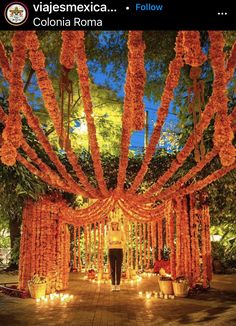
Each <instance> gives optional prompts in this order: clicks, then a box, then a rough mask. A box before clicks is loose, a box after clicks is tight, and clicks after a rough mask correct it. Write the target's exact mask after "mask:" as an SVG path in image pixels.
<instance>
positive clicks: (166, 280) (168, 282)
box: [159, 275, 173, 295]
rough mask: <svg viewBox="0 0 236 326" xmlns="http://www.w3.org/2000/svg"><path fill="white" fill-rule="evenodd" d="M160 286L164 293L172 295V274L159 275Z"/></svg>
mask: <svg viewBox="0 0 236 326" xmlns="http://www.w3.org/2000/svg"><path fill="white" fill-rule="evenodd" d="M159 287H160V290H161V292H162V293H163V294H167V295H172V294H173V285H172V278H171V277H170V276H163V275H162V276H159Z"/></svg>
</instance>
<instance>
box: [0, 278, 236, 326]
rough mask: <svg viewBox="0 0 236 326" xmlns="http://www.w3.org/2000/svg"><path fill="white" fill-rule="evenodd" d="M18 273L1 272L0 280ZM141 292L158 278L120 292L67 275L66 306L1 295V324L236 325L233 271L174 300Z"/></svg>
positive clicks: (155, 288) (153, 286)
mask: <svg viewBox="0 0 236 326" xmlns="http://www.w3.org/2000/svg"><path fill="white" fill-rule="evenodd" d="M14 278H15V279H16V276H15V277H14V276H7V277H6V275H4V274H0V282H3V281H7V279H8V281H13V279H14ZM139 291H143V292H145V291H158V285H157V277H156V276H152V277H150V278H145V279H143V280H142V281H141V282H140V283H138V284H137V283H136V282H135V283H134V284H133V285H131V284H123V285H122V289H121V291H120V292H110V285H109V284H100V285H98V284H96V283H92V282H89V281H88V280H84V279H83V277H82V276H81V275H79V274H77V273H73V274H71V275H70V286H69V289H68V290H67V291H66V293H69V294H73V295H74V299H73V301H72V302H69V303H67V304H65V305H64V306H63V305H60V304H55V303H54V304H51V303H45V304H37V303H36V302H35V300H33V299H18V298H12V297H9V296H5V295H3V294H1V293H0V325H4V326H8V325H14V326H18V325H19V326H21V325H22V326H36V325H37V326H40V325H45V326H46V325H47V326H51V325H64V326H73V325H75V326H77V325H78V326H126V325H130V326H133V325H135V326H139V325H140V326H143V325H148V326H149V325H150V326H156V325H157V326H158V325H161V326H162V325H171V326H172V325H214V326H217V325H222V326H231V325H232V326H235V325H236V275H235V274H234V275H218V276H215V277H214V279H213V282H212V288H211V289H210V290H209V291H207V292H204V293H201V294H199V295H197V296H196V295H195V296H191V297H188V298H178V299H176V298H175V299H174V300H170V299H169V300H164V299H159V298H155V297H153V298H151V299H150V300H147V299H146V298H144V297H140V295H139Z"/></svg>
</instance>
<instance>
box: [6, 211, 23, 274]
mask: <svg viewBox="0 0 236 326" xmlns="http://www.w3.org/2000/svg"><path fill="white" fill-rule="evenodd" d="M20 227H21V222H20V219H19V218H18V216H14V217H11V218H10V221H9V229H10V241H11V259H10V264H9V267H8V268H7V269H8V270H15V269H17V268H18V259H16V257H18V254H19V248H18V247H17V246H18V244H19V243H20V242H19V239H20ZM16 260H17V261H16Z"/></svg>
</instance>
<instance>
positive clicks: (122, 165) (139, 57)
mask: <svg viewBox="0 0 236 326" xmlns="http://www.w3.org/2000/svg"><path fill="white" fill-rule="evenodd" d="M61 35H62V48H61V54H60V63H61V65H62V66H63V67H64V72H65V74H66V73H68V71H70V70H71V69H75V67H76V69H77V72H78V79H79V83H80V89H81V93H82V100H83V107H84V113H85V116H86V120H87V127H88V138H89V145H90V149H91V156H92V159H93V167H94V171H95V176H96V179H97V184H98V187H94V186H93V185H92V184H90V182H89V181H88V178H87V176H86V175H85V173H84V171H83V170H82V167H81V166H80V164H79V162H78V158H77V156H76V155H75V152H74V150H73V148H72V145H71V142H70V137H69V132H68V131H67V130H66V128H65V127H64V123H63V113H62V110H61V107H60V105H59V104H58V102H57V99H56V96H55V92H54V89H53V86H52V82H51V80H50V78H49V75H48V72H47V70H46V67H45V56H44V54H43V52H42V50H41V49H40V43H39V40H38V37H37V34H36V32H34V31H17V32H15V34H14V36H13V39H12V45H13V53H12V57H11V60H9V59H8V58H7V56H6V54H5V49H4V46H3V44H1V43H0V68H1V70H2V73H3V75H4V77H5V79H6V81H8V83H9V87H10V92H9V113H8V115H7V114H6V113H4V111H3V109H2V108H1V107H0V120H1V122H2V123H3V124H5V128H4V130H3V133H2V139H3V141H2V145H1V152H0V154H1V161H2V163H4V164H6V165H9V166H11V165H14V164H15V163H16V161H18V162H20V163H21V164H23V165H24V166H25V167H26V168H27V169H28V170H29V171H31V172H32V173H33V174H35V175H36V176H38V177H39V178H41V179H42V180H43V181H44V182H46V183H48V184H49V185H51V186H53V187H55V188H57V189H59V190H63V191H66V192H70V193H74V194H80V195H82V196H84V197H87V198H93V199H95V200H96V201H95V202H94V203H93V204H92V205H91V206H90V207H88V208H86V209H81V210H78V211H76V215H77V217H79V218H80V219H82V220H83V219H84V220H85V219H86V218H88V216H89V218H90V220H93V219H96V218H97V217H98V216H103V215H104V214H108V213H109V212H110V211H111V210H112V209H113V208H114V206H115V205H118V206H119V207H120V208H122V210H123V211H124V212H125V214H126V216H128V217H130V219H135V220H142V221H151V220H153V219H155V218H157V217H158V215H159V214H161V213H162V212H163V209H164V207H165V203H166V201H168V200H170V199H171V198H175V197H182V196H184V195H187V194H191V193H193V192H195V191H198V190H200V189H202V188H204V187H205V186H207V185H208V184H210V183H211V182H213V181H215V180H216V179H218V178H220V177H222V176H224V175H225V174H226V173H228V172H229V171H231V170H232V169H234V168H235V167H236V163H235V155H236V149H235V147H234V145H233V143H232V141H233V138H234V131H235V123H234V122H235V118H236V111H235V108H234V109H233V111H232V113H231V114H228V107H227V102H228V99H227V85H228V83H229V81H230V80H231V79H232V78H233V74H234V69H235V65H236V43H235V44H234V46H233V48H232V50H231V54H230V57H229V58H228V60H226V58H225V53H224V44H225V42H224V38H223V34H222V32H221V31H209V39H210V50H209V59H210V62H211V66H212V69H213V74H214V81H213V85H212V86H213V91H212V94H211V96H210V97H209V100H208V102H207V104H206V105H205V108H204V110H202V109H201V111H199V114H200V118H199V120H198V121H195V126H194V131H193V132H192V134H191V135H190V136H189V138H188V139H187V142H186V144H185V145H184V147H183V148H182V150H181V151H180V152H179V153H178V154H177V156H176V159H174V160H173V161H172V163H171V166H170V168H169V169H168V170H167V171H166V172H165V173H164V174H163V175H162V176H161V177H160V178H159V179H157V180H153V181H154V183H153V185H152V186H151V187H150V188H149V189H148V190H147V191H146V192H145V193H143V194H138V193H137V189H138V187H139V185H140V184H141V183H142V181H143V178H144V176H145V174H146V172H147V170H148V166H149V164H150V162H151V159H152V157H153V155H154V153H155V149H156V145H157V144H158V141H159V139H160V136H161V131H162V127H163V124H164V122H165V119H166V117H167V115H168V109H169V107H170V103H171V101H172V100H173V98H174V90H175V88H176V87H177V86H178V82H179V78H180V72H181V68H182V67H183V66H184V65H189V66H190V67H191V69H190V78H191V79H192V81H193V93H194V96H196V97H198V96H200V95H199V94H200V93H199V87H198V86H199V79H200V77H199V76H200V74H201V66H202V65H203V64H204V62H205V61H206V60H207V55H206V54H204V53H203V51H202V48H201V44H200V33H199V32H198V31H180V32H178V34H177V37H176V45H175V57H174V59H173V60H172V61H171V62H170V64H169V73H168V76H167V78H166V81H165V87H164V91H163V94H162V98H161V103H160V107H159V108H158V109H157V116H158V117H157V121H156V124H155V127H154V130H153V133H152V136H151V138H150V142H149V144H148V145H147V148H146V151H145V155H144V159H143V162H142V166H141V168H140V170H139V172H138V173H137V175H136V177H135V179H134V181H133V183H132V185H131V187H130V188H129V189H127V190H125V189H124V183H125V179H126V169H127V165H128V153H129V144H130V137H131V134H132V131H134V130H141V129H143V127H144V113H145V107H144V103H143V96H144V86H145V79H146V71H145V62H144V53H145V43H144V41H143V38H142V31H130V32H129V34H128V68H127V74H126V83H125V97H124V108H123V116H122V136H121V144H120V158H119V170H118V176H117V187H116V189H108V188H107V185H106V182H105V179H104V175H103V169H102V164H101V157H100V151H99V145H98V142H97V136H96V127H95V122H94V116H93V105H92V99H91V94H90V84H89V70H88V66H87V57H86V49H85V43H84V38H85V33H84V32H83V31H63V32H62V33H61ZM26 58H29V60H30V61H31V64H32V68H33V70H34V71H35V73H36V76H37V82H38V85H39V88H40V90H41V93H42V96H43V100H44V105H45V108H46V109H47V110H48V113H49V116H50V118H51V121H52V122H53V125H54V127H55V130H56V133H57V136H58V139H59V143H60V146H61V148H62V149H64V150H65V152H66V155H67V158H68V161H69V162H70V164H71V166H72V167H73V170H74V172H75V174H76V176H77V178H78V179H79V182H77V181H76V180H75V179H74V178H73V177H72V175H70V174H69V173H68V172H67V170H66V167H65V166H64V165H63V164H62V162H61V161H60V160H59V158H58V156H57V154H56V152H55V151H54V150H53V148H52V145H51V144H50V142H49V140H48V138H47V137H46V135H45V133H44V131H43V129H42V127H41V125H40V121H39V119H38V118H37V117H36V116H35V114H34V110H33V109H32V107H31V106H30V104H29V103H28V101H27V98H26V95H25V94H24V85H23V81H22V72H23V69H24V66H25V61H26ZM63 87H64V90H66V91H67V92H69V90H68V88H69V85H68V84H67V79H66V78H65V80H64V84H63ZM203 87H204V86H203ZM23 115H24V117H25V118H26V120H27V123H28V125H29V127H30V128H31V129H32V130H33V131H34V133H35V136H36V138H37V140H38V141H39V142H40V144H41V145H42V148H43V149H44V151H45V152H46V153H47V155H48V157H49V158H50V160H51V162H52V163H53V164H54V166H55V167H56V169H55V170H53V169H52V168H51V167H50V166H49V165H48V164H46V163H45V162H44V161H43V160H42V159H41V158H39V156H38V155H37V153H36V151H35V150H34V149H33V148H31V147H30V146H29V144H28V143H27V141H26V139H25V138H24V135H23V133H22V116H23ZM213 118H215V120H214V139H213V143H214V146H213V148H212V149H211V150H210V151H208V152H207V153H205V150H204V148H203V147H204V146H202V147H201V144H202V139H203V133H204V130H205V129H206V128H207V127H208V126H209V124H210V122H211V120H212V119H213ZM199 148H200V149H199ZM19 149H21V150H23V152H24V153H25V155H22V154H21V153H22V152H21V153H20V152H19V151H18V150H19ZM192 151H195V159H196V164H195V166H194V167H193V168H191V169H190V170H189V171H188V173H187V174H185V175H184V176H183V177H181V178H180V179H178V180H177V181H176V183H175V184H173V185H171V186H169V187H167V186H166V183H167V181H168V180H169V179H170V178H171V177H172V176H173V174H174V173H175V172H176V171H177V170H178V169H179V168H180V167H181V166H182V165H183V164H184V162H185V160H186V159H187V158H188V156H189V155H190V154H191V153H192ZM217 155H219V158H220V161H221V164H222V167H221V168H220V169H218V170H216V171H215V172H213V173H212V174H210V175H208V176H207V177H205V178H204V179H202V180H200V181H197V182H195V183H192V184H190V185H188V186H187V185H186V183H187V181H188V180H190V179H191V178H193V177H194V176H195V175H196V174H197V173H198V172H199V171H201V170H202V169H203V168H204V167H205V166H206V165H207V164H208V163H209V162H211V160H212V159H213V158H215V157H216V156H217ZM157 201H159V202H160V204H159V205H158V206H155V207H154V206H153V204H154V203H156V202H157Z"/></svg>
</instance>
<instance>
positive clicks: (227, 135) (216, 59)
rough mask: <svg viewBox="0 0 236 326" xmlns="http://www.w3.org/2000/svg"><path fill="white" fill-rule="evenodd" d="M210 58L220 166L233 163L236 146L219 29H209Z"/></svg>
mask: <svg viewBox="0 0 236 326" xmlns="http://www.w3.org/2000/svg"><path fill="white" fill-rule="evenodd" d="M209 38H210V41H211V47H210V58H211V64H212V67H213V71H214V88H213V95H214V108H215V112H216V113H217V115H216V119H215V133H214V146H215V147H216V148H218V149H219V151H220V152H219V156H220V160H221V164H222V166H229V165H231V164H233V163H234V161H235V157H236V148H235V147H234V145H233V144H232V141H233V139H234V133H233V130H232V129H231V126H230V119H229V117H228V98H227V82H228V80H227V74H226V71H225V54H224V38H223V34H222V32H221V31H209Z"/></svg>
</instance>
